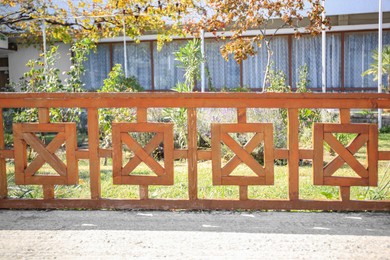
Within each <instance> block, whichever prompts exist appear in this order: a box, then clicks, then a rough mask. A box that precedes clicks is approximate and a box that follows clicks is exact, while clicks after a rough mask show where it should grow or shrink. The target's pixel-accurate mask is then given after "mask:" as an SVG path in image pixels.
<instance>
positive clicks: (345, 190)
mask: <svg viewBox="0 0 390 260" xmlns="http://www.w3.org/2000/svg"><path fill="white" fill-rule="evenodd" d="M349 123H351V113H350V110H349V109H346V108H341V109H340V124H349ZM350 196H351V187H348V186H346V187H343V186H341V187H340V199H341V200H342V201H349V200H350Z"/></svg>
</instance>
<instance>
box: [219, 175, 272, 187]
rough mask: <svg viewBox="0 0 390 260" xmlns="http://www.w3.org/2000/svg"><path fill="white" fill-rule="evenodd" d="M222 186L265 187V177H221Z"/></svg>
mask: <svg viewBox="0 0 390 260" xmlns="http://www.w3.org/2000/svg"><path fill="white" fill-rule="evenodd" d="M221 184H222V185H239V186H248V185H266V184H267V183H266V177H265V176H256V177H255V176H245V178H244V177H243V176H222V177H221Z"/></svg>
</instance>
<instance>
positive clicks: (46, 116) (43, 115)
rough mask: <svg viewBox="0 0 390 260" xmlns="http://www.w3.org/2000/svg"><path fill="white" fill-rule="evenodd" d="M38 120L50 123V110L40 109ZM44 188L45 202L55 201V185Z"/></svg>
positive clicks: (44, 186) (47, 185)
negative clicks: (48, 200)
mask: <svg viewBox="0 0 390 260" xmlns="http://www.w3.org/2000/svg"><path fill="white" fill-rule="evenodd" d="M38 118H39V123H42V124H48V123H50V113H49V109H48V108H39V109H38ZM42 188H43V198H44V199H45V200H47V199H54V185H50V184H44V185H42Z"/></svg>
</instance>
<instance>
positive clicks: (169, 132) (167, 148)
mask: <svg viewBox="0 0 390 260" xmlns="http://www.w3.org/2000/svg"><path fill="white" fill-rule="evenodd" d="M174 148H175V147H174V141H173V124H164V167H165V176H164V177H165V178H166V179H168V180H169V183H168V184H167V185H173V184H174V167H175V166H174V162H173V160H174V157H173V151H174Z"/></svg>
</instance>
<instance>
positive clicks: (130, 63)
mask: <svg viewBox="0 0 390 260" xmlns="http://www.w3.org/2000/svg"><path fill="white" fill-rule="evenodd" d="M126 51H127V73H128V74H127V75H128V76H135V77H136V78H137V79H138V81H139V83H140V84H141V86H142V87H143V88H144V89H145V90H150V89H152V80H151V78H152V77H151V70H152V66H151V53H150V44H149V43H148V42H142V43H139V44H137V43H127V44H126ZM112 52H113V54H112V55H113V65H115V64H117V63H119V64H121V65H122V69H123V70H124V69H125V66H124V54H123V44H121V43H117V44H114V45H113V50H112Z"/></svg>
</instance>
